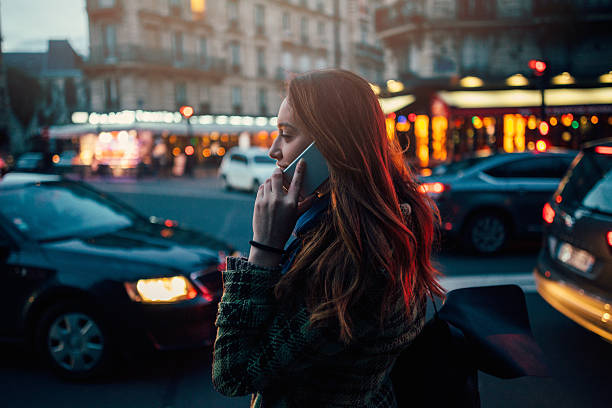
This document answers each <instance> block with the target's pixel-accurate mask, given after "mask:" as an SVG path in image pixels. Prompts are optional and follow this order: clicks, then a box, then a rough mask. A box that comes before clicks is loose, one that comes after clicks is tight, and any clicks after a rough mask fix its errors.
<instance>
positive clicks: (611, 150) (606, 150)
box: [595, 146, 612, 154]
mask: <svg viewBox="0 0 612 408" xmlns="http://www.w3.org/2000/svg"><path fill="white" fill-rule="evenodd" d="M595 153H599V154H612V146H597V147H596V148H595Z"/></svg>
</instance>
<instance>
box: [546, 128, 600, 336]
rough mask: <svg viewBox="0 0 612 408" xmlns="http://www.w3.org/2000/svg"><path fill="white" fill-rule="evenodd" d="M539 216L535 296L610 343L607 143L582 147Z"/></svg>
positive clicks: (596, 143)
mask: <svg viewBox="0 0 612 408" xmlns="http://www.w3.org/2000/svg"><path fill="white" fill-rule="evenodd" d="M542 217H543V219H544V221H543V224H544V237H543V246H542V250H541V251H540V255H539V257H538V263H537V266H536V268H535V270H534V276H535V280H536V285H537V289H538V292H539V293H540V295H541V296H542V297H543V298H544V299H545V300H546V301H547V302H548V303H550V305H551V306H553V307H554V308H555V309H557V310H558V311H560V312H561V313H563V314H564V315H566V316H567V317H569V318H570V319H572V320H574V321H575V322H577V323H578V324H580V325H582V326H584V327H586V328H587V329H589V330H591V331H592V332H594V333H596V334H598V335H600V336H601V337H603V338H604V339H606V340H608V341H610V342H612V318H611V315H612V309H611V306H610V305H612V138H611V139H607V140H604V141H600V142H595V143H591V144H589V145H586V146H585V147H584V149H583V150H582V151H581V152H580V154H579V155H578V157H577V158H576V161H575V162H574V163H573V164H572V167H571V168H570V169H569V170H568V172H567V174H566V175H565V177H564V178H563V180H562V181H561V183H560V184H559V188H558V189H557V191H556V192H555V194H554V195H553V196H552V198H551V199H550V200H549V201H548V202H547V203H546V204H545V206H544V208H543V211H542Z"/></svg>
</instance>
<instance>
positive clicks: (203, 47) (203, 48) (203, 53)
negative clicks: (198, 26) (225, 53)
mask: <svg viewBox="0 0 612 408" xmlns="http://www.w3.org/2000/svg"><path fill="white" fill-rule="evenodd" d="M206 57H208V41H207V40H206V37H200V63H202V64H204V63H206Z"/></svg>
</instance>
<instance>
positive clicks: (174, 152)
mask: <svg viewBox="0 0 612 408" xmlns="http://www.w3.org/2000/svg"><path fill="white" fill-rule="evenodd" d="M179 154H181V148H180V147H175V148H174V149H172V155H173V156H174V157H176V156H178V155H179Z"/></svg>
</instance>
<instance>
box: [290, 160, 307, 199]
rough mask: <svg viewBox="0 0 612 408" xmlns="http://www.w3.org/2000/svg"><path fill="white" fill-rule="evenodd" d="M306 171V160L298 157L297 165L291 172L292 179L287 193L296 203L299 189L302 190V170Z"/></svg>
mask: <svg viewBox="0 0 612 408" xmlns="http://www.w3.org/2000/svg"><path fill="white" fill-rule="evenodd" d="M305 171H306V162H305V161H304V159H300V161H299V162H298V165H297V167H296V169H295V173H294V174H293V180H291V185H290V186H289V193H288V194H287V195H288V196H289V197H290V198H291V200H293V201H295V202H296V203H297V201H298V197H299V195H300V191H301V190H302V182H303V180H304V172H305Z"/></svg>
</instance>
